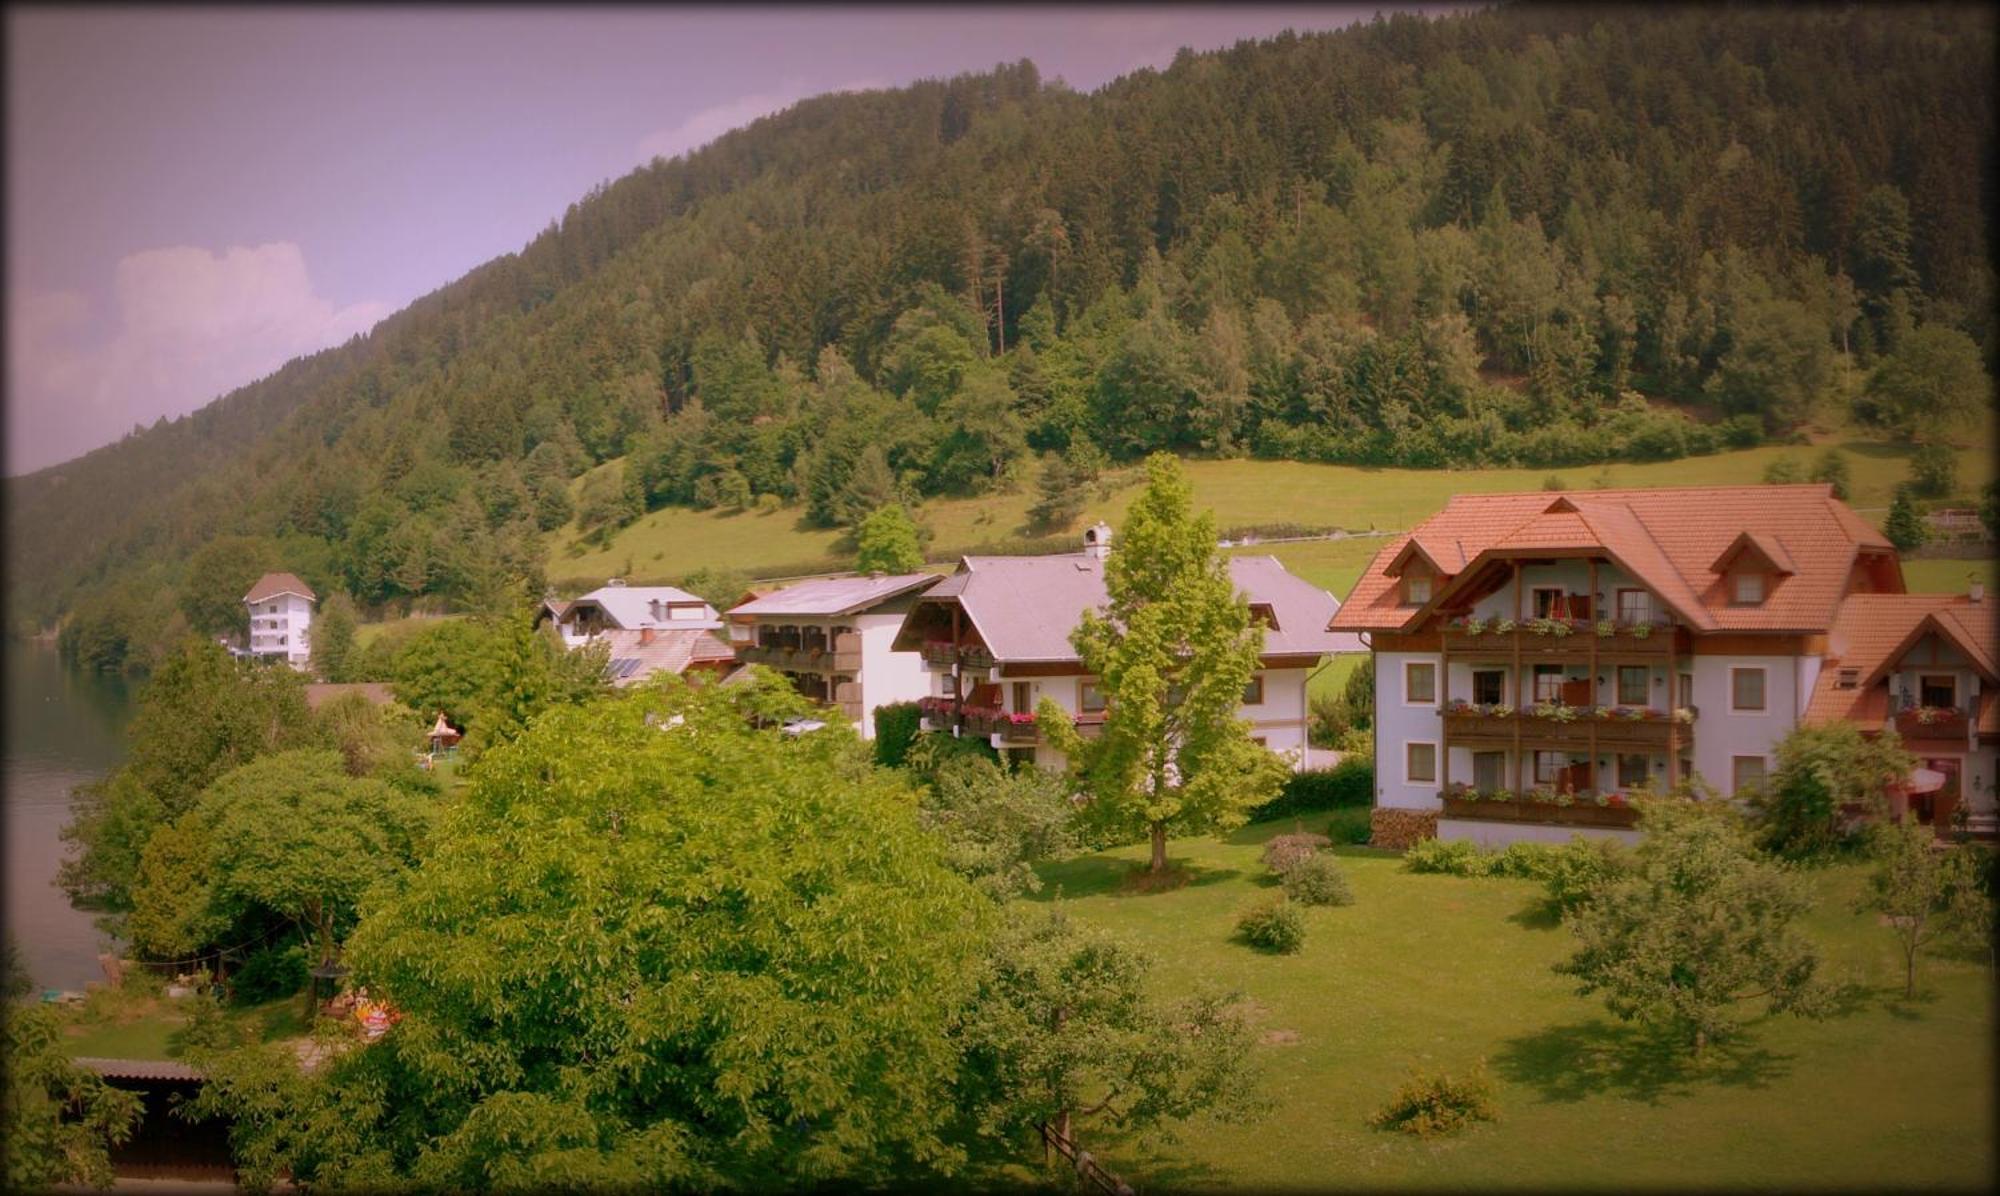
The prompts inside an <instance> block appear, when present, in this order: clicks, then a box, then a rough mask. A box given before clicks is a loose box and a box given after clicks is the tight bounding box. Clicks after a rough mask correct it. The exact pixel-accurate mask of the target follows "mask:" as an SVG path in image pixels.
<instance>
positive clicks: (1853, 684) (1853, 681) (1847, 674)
mask: <svg viewBox="0 0 2000 1196" xmlns="http://www.w3.org/2000/svg"><path fill="white" fill-rule="evenodd" d="M1860 685H1861V670H1860V669H1842V670H1840V672H1839V673H1838V674H1837V675H1835V677H1834V680H1833V687H1834V688H1835V689H1855V688H1858V687H1859V686H1860Z"/></svg>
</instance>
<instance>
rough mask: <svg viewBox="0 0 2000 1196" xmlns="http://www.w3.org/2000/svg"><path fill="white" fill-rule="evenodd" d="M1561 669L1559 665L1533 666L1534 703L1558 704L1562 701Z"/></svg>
mask: <svg viewBox="0 0 2000 1196" xmlns="http://www.w3.org/2000/svg"><path fill="white" fill-rule="evenodd" d="M1562 691H1563V667H1562V666H1561V665H1559V664H1538V665H1536V666H1535V701H1537V702H1559V701H1561V700H1562Z"/></svg>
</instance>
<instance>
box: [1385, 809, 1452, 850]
mask: <svg viewBox="0 0 2000 1196" xmlns="http://www.w3.org/2000/svg"><path fill="white" fill-rule="evenodd" d="M1437 827H1438V812H1437V811H1436V810H1399V809H1396V808H1395V807H1393V806H1377V807H1375V809H1374V810H1372V811H1370V813H1369V816H1368V828H1369V835H1368V846H1370V847H1386V848H1388V849H1390V850H1391V851H1401V850H1403V849H1404V848H1406V847H1408V846H1410V845H1411V844H1412V843H1415V842H1416V841H1417V840H1419V839H1435V838H1437Z"/></svg>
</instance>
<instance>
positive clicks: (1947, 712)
mask: <svg viewBox="0 0 2000 1196" xmlns="http://www.w3.org/2000/svg"><path fill="white" fill-rule="evenodd" d="M1971 722H1972V720H1971V719H1970V717H1968V715H1967V713H1966V711H1965V710H1963V709H1961V708H1959V707H1956V706H1910V707H1907V708H1905V709H1903V710H1899V711H1897V712H1896V734H1897V735H1898V736H1900V737H1901V738H1903V739H1904V740H1912V739H1918V740H1923V741H1925V742H1928V743H1938V742H1950V743H1964V742H1966V741H1967V739H1968V738H1969V736H1968V734H1967V732H1968V729H1969V728H1970V726H1971Z"/></svg>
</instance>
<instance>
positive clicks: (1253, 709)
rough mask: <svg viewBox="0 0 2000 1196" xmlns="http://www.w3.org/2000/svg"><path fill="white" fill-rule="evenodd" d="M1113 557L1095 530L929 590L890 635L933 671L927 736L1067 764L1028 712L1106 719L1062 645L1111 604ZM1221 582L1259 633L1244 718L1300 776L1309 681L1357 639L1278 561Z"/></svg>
mask: <svg viewBox="0 0 2000 1196" xmlns="http://www.w3.org/2000/svg"><path fill="white" fill-rule="evenodd" d="M1110 552H1111V529H1110V528H1109V527H1107V526H1105V525H1103V524H1101V523H1100V524H1098V525H1097V526H1095V527H1093V528H1091V529H1090V530H1089V531H1087V532H1086V533H1085V534H1084V551H1082V552H1080V553H1061V554H1056V555H1050V556H990V557H965V558H963V559H962V560H961V561H960V562H959V566H958V571H957V572H956V573H954V574H952V575H951V576H950V577H947V578H945V579H944V580H943V581H942V582H940V583H939V584H937V585H936V586H933V587H931V588H930V589H929V590H926V591H925V592H924V594H923V596H922V598H921V599H919V600H918V602H917V604H916V606H915V608H914V609H913V610H912V611H911V612H910V616H909V618H908V619H907V620H905V621H904V624H903V628H902V630H901V632H900V633H899V634H898V636H897V638H896V646H897V647H898V648H900V649H904V650H906V651H911V652H915V653H918V654H920V657H921V659H922V660H923V662H924V667H925V669H926V670H927V672H928V674H929V680H930V685H929V689H928V693H927V696H926V697H925V698H924V702H923V705H924V725H925V728H926V729H928V730H946V729H950V730H954V731H955V732H956V733H958V734H970V735H979V736H982V737H984V738H986V739H987V741H988V742H989V743H991V744H992V745H993V747H994V748H996V749H999V750H1000V751H1002V752H1004V753H1005V754H1007V755H1009V756H1012V757H1014V758H1017V759H1024V760H1032V761H1033V762H1034V763H1035V764H1036V765H1038V766H1040V767H1043V768H1052V769H1054V768H1061V767H1063V765H1064V759H1063V756H1062V753H1061V752H1058V751H1057V750H1055V749H1054V748H1052V747H1050V746H1049V745H1048V744H1047V743H1045V742H1043V739H1042V736H1041V734H1040V730H1039V728H1038V727H1037V726H1036V725H1035V713H1034V712H1035V707H1036V705H1037V704H1038V703H1039V702H1040V701H1041V700H1042V699H1043V698H1045V697H1046V698H1050V699H1052V700H1054V702H1055V703H1056V705H1058V706H1060V707H1062V709H1063V710H1064V712H1066V713H1067V714H1069V715H1070V717H1071V718H1072V719H1074V720H1075V722H1076V724H1077V727H1078V729H1079V730H1080V731H1081V732H1082V733H1083V734H1084V735H1091V734H1093V733H1094V730H1095V727H1096V726H1098V725H1101V724H1102V722H1103V720H1104V712H1105V709H1106V706H1105V697H1104V694H1103V692H1102V691H1101V690H1100V689H1099V688H1098V685H1097V679H1096V678H1095V677H1094V676H1092V675H1090V674H1089V673H1088V672H1086V671H1085V670H1084V667H1083V661H1082V660H1081V659H1080V658H1078V656H1077V654H1076V650H1075V649H1074V648H1073V647H1071V646H1070V642H1069V637H1070V633H1071V632H1072V631H1073V630H1075V628H1076V626H1077V624H1078V623H1079V622H1080V621H1081V619H1082V617H1083V612H1084V611H1086V610H1094V609H1101V608H1103V607H1104V606H1105V605H1106V604H1107V603H1108V602H1109V595H1108V593H1107V592H1106V590H1105V585H1104V564H1105V560H1106V558H1107V557H1108V556H1109V554H1110ZM1229 574H1230V578H1231V580H1233V581H1234V582H1235V583H1236V587H1237V589H1238V591H1239V592H1241V593H1242V594H1243V595H1244V596H1245V598H1246V600H1247V601H1248V603H1249V605H1250V610H1251V615H1252V617H1253V618H1254V619H1256V620H1258V621H1261V622H1262V623H1263V624H1264V627H1265V632H1264V655H1263V658H1262V660H1261V662H1260V667H1259V669H1258V671H1257V673H1256V675H1255V677H1254V678H1253V679H1252V680H1251V682H1250V685H1249V687H1248V688H1247V690H1246V691H1245V693H1244V695H1243V705H1242V708H1241V712H1240V713H1241V716H1242V717H1243V718H1244V719H1245V720H1247V721H1248V722H1249V723H1250V724H1251V727H1252V730H1251V734H1252V736H1253V737H1254V738H1255V739H1256V740H1257V741H1258V742H1259V743H1261V744H1263V745H1264V746H1265V747H1267V748H1269V749H1270V750H1271V751H1274V752H1280V753H1286V754H1288V755H1289V756H1290V758H1291V760H1292V763H1293V767H1295V768H1299V767H1304V763H1305V759H1306V750H1305V749H1306V745H1307V714H1308V710H1307V701H1306V683H1307V680H1308V678H1310V676H1311V675H1312V672H1313V670H1314V669H1316V668H1317V667H1318V666H1319V665H1320V663H1321V662H1322V661H1323V660H1324V659H1325V658H1326V657H1327V656H1328V655H1329V654H1331V653H1338V652H1359V651H1362V650H1364V649H1363V647H1362V645H1361V642H1360V640H1359V639H1358V638H1357V637H1355V636H1354V635H1353V634H1351V633H1345V632H1330V631H1328V630H1327V629H1326V627H1327V623H1328V621H1329V620H1330V619H1331V618H1332V617H1333V615H1334V613H1335V612H1336V611H1338V610H1339V609H1340V603H1339V602H1337V601H1336V600H1335V599H1334V597H1333V596H1332V595H1331V594H1328V593H1327V592H1326V591H1324V590H1322V589H1320V588H1318V587H1317V586H1314V585H1312V584H1311V583H1309V582H1306V581H1304V580H1302V579H1300V578H1298V577H1295V576H1293V575H1292V574H1291V573H1290V572H1289V571H1287V570H1286V569H1285V567H1284V565H1282V564H1281V563H1279V561H1278V560H1277V558H1275V557H1269V556H1239V557H1233V558H1231V559H1230V561H1229Z"/></svg>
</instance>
